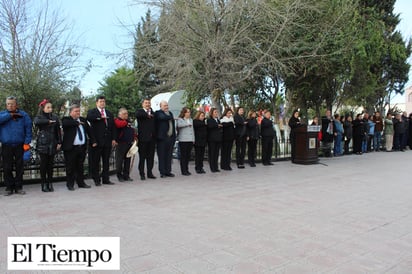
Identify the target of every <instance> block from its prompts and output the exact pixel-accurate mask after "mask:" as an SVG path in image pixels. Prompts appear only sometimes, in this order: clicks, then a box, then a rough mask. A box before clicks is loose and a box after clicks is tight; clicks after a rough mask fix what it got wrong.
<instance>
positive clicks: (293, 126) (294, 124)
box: [288, 110, 302, 163]
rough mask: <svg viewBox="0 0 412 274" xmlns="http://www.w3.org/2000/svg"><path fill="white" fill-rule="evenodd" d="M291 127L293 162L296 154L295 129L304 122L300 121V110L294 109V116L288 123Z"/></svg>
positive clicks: (290, 137)
mask: <svg viewBox="0 0 412 274" xmlns="http://www.w3.org/2000/svg"><path fill="white" fill-rule="evenodd" d="M288 125H289V127H290V136H289V139H290V147H291V158H292V159H291V160H292V163H294V162H295V155H296V134H295V129H296V128H298V127H300V126H301V125H302V124H301V123H300V118H299V111H298V110H295V111H293V114H292V117H290V119H289V123H288Z"/></svg>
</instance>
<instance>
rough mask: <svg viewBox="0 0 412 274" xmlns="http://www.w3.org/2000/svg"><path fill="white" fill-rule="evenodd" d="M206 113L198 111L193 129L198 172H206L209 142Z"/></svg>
mask: <svg viewBox="0 0 412 274" xmlns="http://www.w3.org/2000/svg"><path fill="white" fill-rule="evenodd" d="M205 122H206V121H205V113H204V112H203V111H198V112H197V113H196V115H195V118H194V119H193V130H194V131H195V144H194V145H195V170H196V173H199V174H202V173H206V172H205V170H204V169H203V159H204V157H205V148H206V143H207V125H206V123H205Z"/></svg>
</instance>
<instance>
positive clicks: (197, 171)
mask: <svg viewBox="0 0 412 274" xmlns="http://www.w3.org/2000/svg"><path fill="white" fill-rule="evenodd" d="M196 173H197V174H205V173H206V171H204V170H203V169H201V170H196Z"/></svg>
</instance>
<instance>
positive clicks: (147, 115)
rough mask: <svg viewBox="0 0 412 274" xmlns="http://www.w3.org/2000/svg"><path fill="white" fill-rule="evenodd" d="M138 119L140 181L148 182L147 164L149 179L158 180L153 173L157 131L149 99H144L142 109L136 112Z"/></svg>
mask: <svg viewBox="0 0 412 274" xmlns="http://www.w3.org/2000/svg"><path fill="white" fill-rule="evenodd" d="M136 119H137V124H138V128H137V129H138V133H137V135H138V139H139V142H138V146H139V174H140V179H141V180H146V175H145V163H146V166H147V178H150V179H156V177H155V176H154V175H153V173H152V169H153V164H154V154H155V147H156V130H155V119H154V112H153V109H152V107H151V103H150V99H149V98H146V99H144V100H143V102H142V108H139V109H138V110H136Z"/></svg>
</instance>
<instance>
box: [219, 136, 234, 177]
mask: <svg viewBox="0 0 412 274" xmlns="http://www.w3.org/2000/svg"><path fill="white" fill-rule="evenodd" d="M232 148H233V140H231V141H223V143H222V152H221V157H220V168H221V169H225V170H227V169H230V162H231V161H232Z"/></svg>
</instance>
